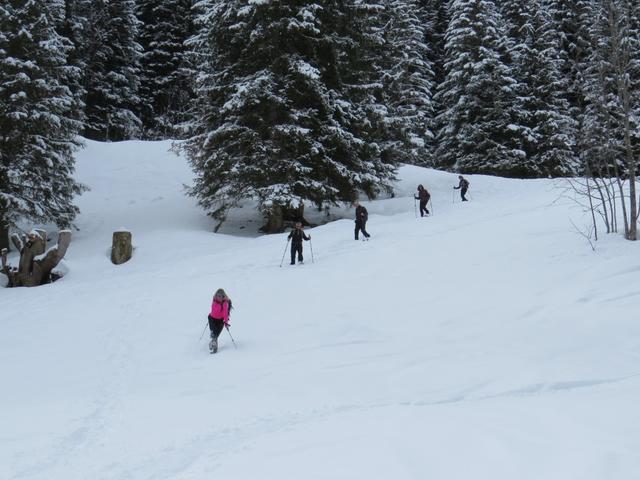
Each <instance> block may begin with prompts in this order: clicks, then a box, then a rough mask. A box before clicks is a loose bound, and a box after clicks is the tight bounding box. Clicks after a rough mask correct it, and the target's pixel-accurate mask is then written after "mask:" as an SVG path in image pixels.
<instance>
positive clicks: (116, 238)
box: [111, 230, 133, 265]
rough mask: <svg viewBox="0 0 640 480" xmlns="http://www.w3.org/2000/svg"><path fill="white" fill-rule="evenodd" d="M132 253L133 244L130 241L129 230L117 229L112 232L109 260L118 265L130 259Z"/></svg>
mask: <svg viewBox="0 0 640 480" xmlns="http://www.w3.org/2000/svg"><path fill="white" fill-rule="evenodd" d="M132 254H133V246H132V243H131V232H129V231H127V230H118V231H117V232H113V242H112V244H111V261H112V262H113V263H114V264H116V265H120V264H121V263H124V262H127V261H129V260H130V259H131V255H132Z"/></svg>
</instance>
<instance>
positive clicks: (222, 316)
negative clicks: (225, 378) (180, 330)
mask: <svg viewBox="0 0 640 480" xmlns="http://www.w3.org/2000/svg"><path fill="white" fill-rule="evenodd" d="M230 310H231V300H230V299H229V297H228V296H227V294H226V293H225V291H224V290H223V289H222V288H219V289H218V290H217V291H216V294H215V295H214V296H213V301H212V302H211V313H210V314H209V330H211V341H210V342H209V351H210V352H211V353H216V352H217V351H218V337H219V336H220V332H222V329H223V328H224V327H225V326H227V327H228V326H229V311H230Z"/></svg>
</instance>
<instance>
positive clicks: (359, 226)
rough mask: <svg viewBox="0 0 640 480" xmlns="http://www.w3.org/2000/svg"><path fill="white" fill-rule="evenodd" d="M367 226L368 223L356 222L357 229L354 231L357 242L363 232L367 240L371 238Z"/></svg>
mask: <svg viewBox="0 0 640 480" xmlns="http://www.w3.org/2000/svg"><path fill="white" fill-rule="evenodd" d="M366 225H367V222H363V221H362V220H356V229H355V231H354V234H355V237H356V240H358V234H359V233H360V232H362V234H363V235H364V236H365V238H369V237H370V235H369V234H368V233H367V231H366V230H365V226H366Z"/></svg>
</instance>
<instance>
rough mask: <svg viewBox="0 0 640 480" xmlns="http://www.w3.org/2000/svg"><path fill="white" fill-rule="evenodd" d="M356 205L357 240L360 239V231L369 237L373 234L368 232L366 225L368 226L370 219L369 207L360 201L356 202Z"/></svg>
mask: <svg viewBox="0 0 640 480" xmlns="http://www.w3.org/2000/svg"><path fill="white" fill-rule="evenodd" d="M354 205H355V206H356V229H355V237H356V240H358V234H359V233H360V232H362V234H363V235H364V237H365V238H367V239H368V238H369V237H370V236H371V235H369V234H368V233H367V230H366V228H365V227H366V226H367V220H369V212H367V209H366V208H365V207H364V206H363V205H360V203H359V202H356V203H354Z"/></svg>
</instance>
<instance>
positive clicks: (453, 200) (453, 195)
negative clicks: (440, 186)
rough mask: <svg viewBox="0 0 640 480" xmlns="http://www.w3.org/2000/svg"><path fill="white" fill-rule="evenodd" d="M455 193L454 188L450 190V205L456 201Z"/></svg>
mask: <svg viewBox="0 0 640 480" xmlns="http://www.w3.org/2000/svg"><path fill="white" fill-rule="evenodd" d="M455 195H456V192H455V189H454V190H451V205H453V204H454V203H456V200H455Z"/></svg>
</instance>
